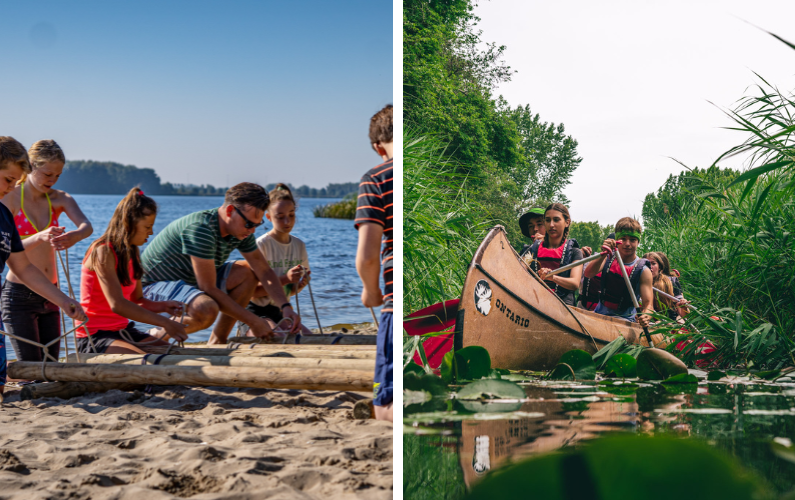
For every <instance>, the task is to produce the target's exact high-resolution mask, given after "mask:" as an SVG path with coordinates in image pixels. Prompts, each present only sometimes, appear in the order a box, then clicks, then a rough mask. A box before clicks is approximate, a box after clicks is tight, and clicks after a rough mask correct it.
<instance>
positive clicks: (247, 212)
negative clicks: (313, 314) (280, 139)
mask: <svg viewBox="0 0 795 500" xmlns="http://www.w3.org/2000/svg"><path fill="white" fill-rule="evenodd" d="M269 203H270V199H269V197H268V192H267V191H265V189H264V188H263V187H262V186H259V185H257V184H252V183H250V182H243V183H240V184H238V185H236V186H233V187H231V188H229V190H228V191H227V192H226V196H225V198H224V204H223V206H221V207H220V208H213V209H210V210H202V211H199V212H195V213H192V214H189V215H186V216H185V217H182V218H180V219H177V220H175V221H173V222H171V223H170V224H169V225H168V226H166V228H165V229H163V231H161V232H160V233H159V234H158V235H157V236H155V238H154V239H153V240H152V242H151V243H149V245H147V247H146V249H145V250H144V252H143V255H142V256H141V263H142V265H143V268H144V276H143V278H142V282H143V292H144V298H145V299H148V300H157V301H161V300H176V301H179V302H182V303H184V304H186V305H187V309H186V313H185V317H184V322H185V330H186V331H187V333H193V332H196V331H199V330H203V329H205V328H209V327H210V325H212V324H213V322H214V321H215V318H216V316H218V313H219V312H220V313H221V317H220V318H219V319H218V322H217V323H216V324H215V327H214V328H213V332H212V336H211V337H210V340H209V341H208V344H224V343H226V339H227V337H228V336H229V332H230V330H231V329H232V327H233V326H234V324H235V321H238V320H239V321H241V322H243V323H245V324H246V325H248V326H249V328H250V330H249V331H250V332H251V333H252V334H253V335H254V336H256V337H272V336H273V329H274V328H275V327H276V325H275V324H274V323H273V321H271V320H268V319H266V318H260V317H259V316H257V315H255V314H254V313H252V312H251V311H248V310H246V305H247V304H248V303H249V301H250V300H251V298H252V297H253V295H254V291H255V290H256V288H257V285H258V284H260V283H262V286H263V288H264V289H265V291H266V292H267V293H268V295H269V296H270V297H271V298H272V300H273V304H274V305H276V306H277V307H279V308H280V309H281V311H282V315H283V316H284V318H289V319H290V320H292V324H291V325H290V329H291V331H292V332H296V331H299V330H300V328H301V320H300V318H299V317H298V315H297V314H296V313H295V312H294V311H293V308H292V305H291V304H290V302H288V301H287V298H286V297H285V295H284V290H283V289H282V286H281V283H280V281H279V278H278V276H276V273H274V272H273V270H272V269H271V268H270V266H269V265H268V261H267V260H266V259H265V257H264V256H263V255H262V253H261V252H260V251H259V250H258V249H257V242H256V239H255V238H254V232H255V231H256V228H257V227H259V226H260V225H262V223H263V217H264V216H265V210H267V208H268V204H269ZM235 249H237V250H239V251H240V253H241V254H242V255H243V258H244V260H238V261H231V262H227V259H228V258H229V255H230V254H231V253H232V251H233V250H235ZM150 333H151V334H153V335H155V336H158V337H162V336H163V335H164V333H165V332H162V331H160V329H154V330H153V331H150Z"/></svg>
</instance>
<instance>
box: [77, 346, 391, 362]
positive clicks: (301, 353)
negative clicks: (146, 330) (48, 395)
mask: <svg viewBox="0 0 795 500" xmlns="http://www.w3.org/2000/svg"><path fill="white" fill-rule="evenodd" d="M253 346H254V347H253V348H250V347H242V348H240V349H227V348H224V347H172V348H171V350H169V348H168V346H147V347H144V348H142V349H143V350H144V351H146V352H148V353H152V354H166V352H167V351H168V354H178V355H182V356H247V357H261V358H265V357H281V358H321V359H375V349H366V350H347V349H345V350H342V349H334V350H332V349H328V348H326V349H303V348H302V347H303V346H295V347H298V349H296V348H292V349H284V348H282V349H267V348H265V349H263V348H261V347H264V346H259V345H257V344H253ZM268 347H271V346H268ZM273 347H276V346H273ZM80 356H81V359H82V356H83V355H82V354H81V355H80Z"/></svg>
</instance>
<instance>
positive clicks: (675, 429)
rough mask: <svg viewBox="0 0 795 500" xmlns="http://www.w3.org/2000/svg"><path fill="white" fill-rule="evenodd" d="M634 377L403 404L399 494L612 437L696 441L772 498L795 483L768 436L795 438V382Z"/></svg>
mask: <svg viewBox="0 0 795 500" xmlns="http://www.w3.org/2000/svg"><path fill="white" fill-rule="evenodd" d="M635 382H636V383H634V384H619V385H613V383H612V382H595V381H590V382H564V381H544V380H528V381H526V382H520V385H521V386H523V388H524V390H525V394H526V399H524V400H522V401H521V402H517V403H508V404H505V403H503V404H492V405H491V408H489V409H487V411H483V410H480V411H481V413H473V412H470V411H467V409H466V408H464V407H462V406H461V404H459V403H458V402H456V401H453V400H445V399H436V400H434V401H431V402H429V403H425V404H424V405H422V407H420V406H417V405H412V406H409V407H407V408H406V409H405V413H404V438H403V443H404V445H403V446H404V448H403V450H404V454H403V464H404V465H403V467H404V474H403V478H404V479H403V487H404V490H403V491H404V498H406V499H407V500H408V499H412V500H416V499H426V498H427V499H450V500H452V499H460V498H463V497H464V496H465V494H466V492H467V490H468V489H469V488H471V487H472V486H473V485H475V484H477V483H478V481H480V480H481V479H482V478H483V477H484V476H485V475H486V474H487V473H488V472H490V471H494V470H497V469H499V468H500V467H504V466H506V465H509V464H512V463H515V462H517V461H520V460H522V459H523V458H527V457H532V456H535V455H538V454H541V453H548V452H552V451H555V450H559V449H561V448H566V447H572V446H577V445H578V444H580V443H583V442H585V441H587V440H592V439H597V438H599V437H600V436H605V435H608V434H615V433H635V434H654V435H674V436H677V437H685V438H688V439H694V440H699V441H701V442H704V443H707V444H709V445H711V446H714V447H716V448H718V449H720V450H722V451H724V452H725V453H728V454H730V455H733V456H734V458H735V459H737V461H739V462H740V463H741V464H742V466H743V467H745V468H746V469H750V470H752V471H753V472H754V473H756V474H757V475H759V476H761V477H763V478H765V479H766V480H767V481H768V483H769V484H770V485H771V486H772V487H773V489H774V490H775V491H776V492H778V493H779V494H781V493H785V492H788V491H790V490H792V489H793V488H795V463H792V462H790V461H787V460H784V459H782V458H780V457H779V456H777V455H776V454H774V452H773V451H772V449H771V444H772V442H773V440H774V439H775V438H779V439H785V440H792V441H795V383H792V382H787V383H777V384H773V383H760V382H759V381H758V379H756V381H752V380H748V379H747V378H744V377H743V378H737V379H736V380H735V381H730V382H726V381H720V382H707V381H705V380H701V381H700V382H699V384H698V386H697V387H696V385H695V384H690V385H691V386H692V387H691V388H690V389H691V391H690V393H678V391H677V390H674V391H673V392H669V390H667V389H666V388H664V387H662V386H661V385H660V384H646V383H637V381H635ZM616 466H620V465H619V464H616ZM672 480H675V479H674V476H672Z"/></svg>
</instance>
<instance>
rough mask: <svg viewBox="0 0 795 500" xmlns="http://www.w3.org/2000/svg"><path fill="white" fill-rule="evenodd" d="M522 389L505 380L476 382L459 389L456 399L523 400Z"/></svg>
mask: <svg viewBox="0 0 795 500" xmlns="http://www.w3.org/2000/svg"><path fill="white" fill-rule="evenodd" d="M524 398H525V393H524V389H522V388H521V387H519V386H518V385H516V384H514V383H513V382H509V381H507V380H495V379H486V380H478V381H476V382H472V383H470V384H467V385H465V386H464V387H462V388H461V389H459V391H458V393H457V394H456V399H469V400H476V399H524Z"/></svg>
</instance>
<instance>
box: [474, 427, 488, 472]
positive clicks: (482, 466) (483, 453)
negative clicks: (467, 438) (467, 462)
mask: <svg viewBox="0 0 795 500" xmlns="http://www.w3.org/2000/svg"><path fill="white" fill-rule="evenodd" d="M472 469H473V470H474V471H475V474H477V475H478V476H482V475H483V474H485V473H486V472H488V470H489V469H491V460H490V458H489V436H488V434H487V435H485V436H475V452H474V453H473V454H472Z"/></svg>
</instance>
